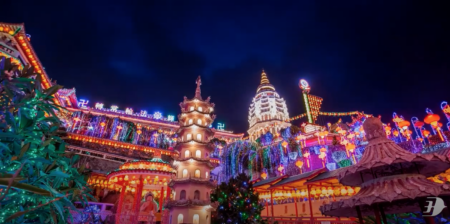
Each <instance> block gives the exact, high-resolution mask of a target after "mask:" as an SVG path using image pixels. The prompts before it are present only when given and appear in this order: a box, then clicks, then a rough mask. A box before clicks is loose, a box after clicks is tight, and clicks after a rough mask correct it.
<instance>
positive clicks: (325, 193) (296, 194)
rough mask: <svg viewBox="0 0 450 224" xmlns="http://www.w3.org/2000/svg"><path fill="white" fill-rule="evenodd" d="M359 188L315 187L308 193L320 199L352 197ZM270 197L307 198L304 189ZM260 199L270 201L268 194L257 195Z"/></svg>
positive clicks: (281, 192)
mask: <svg viewBox="0 0 450 224" xmlns="http://www.w3.org/2000/svg"><path fill="white" fill-rule="evenodd" d="M359 190H360V188H359V187H348V186H341V187H317V188H311V191H310V192H309V193H310V195H311V197H314V198H322V197H340V196H353V195H355V194H356V193H358V192H359ZM272 197H273V198H274V199H286V198H307V197H308V192H307V190H306V189H303V190H297V191H295V190H276V191H274V192H272ZM259 198H260V199H266V200H267V199H270V193H269V192H263V193H260V195H259Z"/></svg>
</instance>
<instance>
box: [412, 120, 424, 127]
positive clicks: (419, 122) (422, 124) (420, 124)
mask: <svg viewBox="0 0 450 224" xmlns="http://www.w3.org/2000/svg"><path fill="white" fill-rule="evenodd" d="M424 125H425V123H423V122H422V121H416V123H414V126H415V127H418V128H421V127H423V126H424Z"/></svg>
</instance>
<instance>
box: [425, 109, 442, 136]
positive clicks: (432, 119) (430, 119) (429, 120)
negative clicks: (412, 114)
mask: <svg viewBox="0 0 450 224" xmlns="http://www.w3.org/2000/svg"><path fill="white" fill-rule="evenodd" d="M440 119H441V117H439V115H437V114H428V115H427V116H426V117H425V119H424V122H425V123H426V124H429V125H431V127H432V128H433V129H434V130H436V132H437V133H438V135H439V137H440V138H441V140H442V141H443V142H445V139H444V136H443V135H442V133H441V127H439V124H438V121H439V120H440Z"/></svg>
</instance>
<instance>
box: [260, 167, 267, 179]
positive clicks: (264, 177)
mask: <svg viewBox="0 0 450 224" xmlns="http://www.w3.org/2000/svg"><path fill="white" fill-rule="evenodd" d="M261 177H262V178H263V179H264V180H265V179H266V178H267V171H266V169H264V170H263V171H262V173H261Z"/></svg>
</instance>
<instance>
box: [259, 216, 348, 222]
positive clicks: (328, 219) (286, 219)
mask: <svg viewBox="0 0 450 224" xmlns="http://www.w3.org/2000/svg"><path fill="white" fill-rule="evenodd" d="M261 218H263V219H267V221H269V224H275V223H278V224H355V223H356V221H355V220H356V219H354V218H335V217H313V218H311V217H287V216H275V217H271V216H261Z"/></svg>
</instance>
